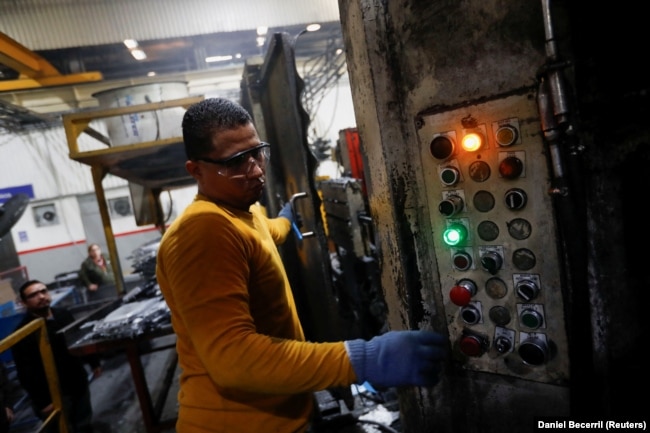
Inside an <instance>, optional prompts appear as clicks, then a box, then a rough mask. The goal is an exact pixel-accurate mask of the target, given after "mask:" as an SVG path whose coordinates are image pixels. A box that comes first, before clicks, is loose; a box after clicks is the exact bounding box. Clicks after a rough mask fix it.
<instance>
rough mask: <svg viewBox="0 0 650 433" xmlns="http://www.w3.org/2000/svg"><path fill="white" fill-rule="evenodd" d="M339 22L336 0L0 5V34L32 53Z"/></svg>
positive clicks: (73, 0)
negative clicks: (132, 41)
mask: <svg viewBox="0 0 650 433" xmlns="http://www.w3.org/2000/svg"><path fill="white" fill-rule="evenodd" d="M338 20H339V12H338V0H309V1H301V0H241V1H231V0H183V1H178V0H111V1H99V0H20V1H13V0H0V32H2V33H5V34H7V35H8V36H10V37H12V38H13V39H15V40H17V41H18V42H19V43H21V44H22V45H24V46H26V47H27V48H29V49H31V50H35V51H36V50H47V49H56V48H68V47H78V46H88V45H99V44H109V43H118V42H121V41H122V40H124V39H125V38H134V39H138V40H150V39H163V38H172V37H179V36H191V35H200V34H207V33H218V32H230V31H237V30H250V29H255V28H257V27H258V26H260V25H265V26H268V27H270V28H273V27H283V26H289V25H296V24H301V23H309V22H331V21H338Z"/></svg>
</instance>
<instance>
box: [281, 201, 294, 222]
mask: <svg viewBox="0 0 650 433" xmlns="http://www.w3.org/2000/svg"><path fill="white" fill-rule="evenodd" d="M278 217H283V218H286V219H288V220H289V221H291V222H292V223H293V222H295V221H294V219H293V210H292V209H291V202H287V203H285V205H284V206H282V209H280V213H279V214H278Z"/></svg>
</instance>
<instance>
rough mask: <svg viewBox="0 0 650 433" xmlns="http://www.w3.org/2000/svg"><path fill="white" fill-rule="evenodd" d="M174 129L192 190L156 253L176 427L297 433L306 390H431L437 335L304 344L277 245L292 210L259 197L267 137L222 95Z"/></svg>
mask: <svg viewBox="0 0 650 433" xmlns="http://www.w3.org/2000/svg"><path fill="white" fill-rule="evenodd" d="M182 126H183V140H184V144H185V151H186V154H187V159H188V160H187V161H186V163H185V167H186V169H187V171H188V172H189V173H190V174H191V175H192V177H194V179H195V180H196V182H197V185H198V194H197V195H196V197H195V199H194V201H193V202H192V203H191V204H190V205H189V206H188V207H187V208H186V209H185V211H184V212H183V214H182V215H181V216H180V217H179V218H177V219H176V220H175V221H174V223H173V224H172V225H171V226H170V228H169V229H168V230H167V231H166V232H165V234H164V235H163V238H162V240H161V244H160V247H159V250H158V254H157V279H158V283H159V285H160V289H161V291H162V293H163V296H164V297H165V300H166V302H167V304H168V305H169V308H170V310H171V317H172V325H173V327H174V331H175V332H176V336H177V343H176V349H177V352H178V356H179V366H180V368H181V371H182V373H181V378H180V390H179V394H178V399H179V413H178V421H177V425H176V431H177V433H203V432H228V433H238V432H292V433H296V432H304V431H306V430H307V428H308V426H309V420H310V417H311V415H312V411H313V399H312V398H313V394H312V393H313V392H315V391H319V390H324V389H327V388H330V387H340V386H350V385H352V384H353V383H364V382H366V381H367V382H369V383H370V384H372V385H374V386H378V387H390V386H400V385H414V386H427V387H431V386H434V385H435V384H436V383H437V381H438V375H439V372H440V362H441V360H442V359H443V358H444V356H445V352H446V350H445V349H446V347H447V344H448V343H447V341H446V339H445V338H444V337H443V336H442V335H440V334H437V333H435V332H430V331H392V332H388V333H386V334H383V335H381V336H378V337H375V338H373V339H372V340H370V341H364V340H360V339H359V340H350V341H345V342H343V341H339V342H325V343H313V342H307V341H305V337H304V334H303V330H302V327H301V324H300V321H299V319H298V314H297V310H296V305H295V302H294V298H293V295H292V290H291V287H290V285H289V281H288V279H287V275H286V272H285V268H284V266H283V263H282V259H281V257H280V254H279V251H278V250H277V247H276V245H277V244H280V243H282V242H283V241H284V240H285V239H286V237H287V235H288V233H289V231H290V227H291V222H292V221H293V220H294V216H293V214H292V211H291V208H290V205H289V204H287V205H285V206H284V207H283V209H282V210H281V211H280V214H279V217H278V218H267V217H266V216H265V214H264V213H263V212H262V211H261V209H260V206H259V204H257V202H258V200H259V199H260V197H261V195H262V192H263V189H264V185H265V182H266V177H265V175H266V167H267V163H268V161H269V158H270V147H269V144H268V143H263V142H261V141H260V138H259V137H258V134H257V131H256V129H255V127H254V125H253V122H252V119H251V117H250V115H249V114H248V112H247V111H246V110H245V109H244V108H242V107H241V106H239V105H238V104H236V103H234V102H232V101H229V100H227V99H221V98H212V99H206V100H204V101H202V102H199V103H197V104H195V105H193V106H191V107H190V108H189V109H188V110H187V112H186V113H185V115H184V118H183V124H182Z"/></svg>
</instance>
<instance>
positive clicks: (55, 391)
mask: <svg viewBox="0 0 650 433" xmlns="http://www.w3.org/2000/svg"><path fill="white" fill-rule="evenodd" d="M34 332H39V333H40V336H39V339H38V348H39V350H40V353H41V360H42V361H43V368H44V369H45V376H46V377H47V384H48V385H49V387H50V395H51V397H52V406H53V407H54V410H53V411H52V413H51V414H50V416H48V417H47V419H45V421H43V425H42V426H41V428H40V429H39V430H38V432H41V431H44V430H45V427H46V426H47V425H49V424H50V423H51V422H56V421H57V418H58V423H59V433H68V423H67V420H66V415H65V411H64V410H63V402H62V400H61V390H60V388H59V375H58V373H57V371H56V365H55V364H54V356H53V355H52V348H51V347H50V341H49V339H48V336H47V329H46V327H45V320H44V319H36V320H34V321H32V322H30V323H28V324H27V325H25V326H23V327H22V328H20V329H18V330H17V331H16V332H14V333H13V334H11V335H9V336H7V337H6V338H4V339H3V340H0V353H2V352H4V351H5V350H8V349H10V348H11V347H12V346H14V345H15V344H16V343H18V342H19V341H21V340H22V339H24V338H26V337H28V336H29V335H31V334H32V333H34Z"/></svg>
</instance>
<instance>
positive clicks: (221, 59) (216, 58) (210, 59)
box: [205, 56, 232, 63]
mask: <svg viewBox="0 0 650 433" xmlns="http://www.w3.org/2000/svg"><path fill="white" fill-rule="evenodd" d="M226 60H232V56H210V57H206V58H205V61H206V63H214V62H225V61H226Z"/></svg>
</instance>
